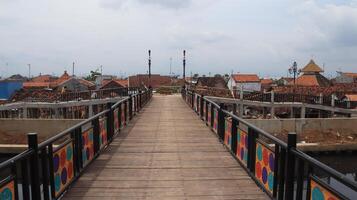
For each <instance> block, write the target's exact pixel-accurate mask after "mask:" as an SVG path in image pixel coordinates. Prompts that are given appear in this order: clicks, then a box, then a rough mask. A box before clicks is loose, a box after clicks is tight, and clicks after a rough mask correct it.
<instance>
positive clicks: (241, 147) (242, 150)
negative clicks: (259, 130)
mask: <svg viewBox="0 0 357 200" xmlns="http://www.w3.org/2000/svg"><path fill="white" fill-rule="evenodd" d="M236 155H237V158H238V160H240V161H241V162H242V163H243V164H244V165H245V166H247V161H248V134H247V133H246V132H245V131H243V130H241V129H239V128H238V129H237V152H236Z"/></svg>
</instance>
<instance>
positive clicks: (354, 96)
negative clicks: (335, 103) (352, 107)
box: [345, 94, 357, 101]
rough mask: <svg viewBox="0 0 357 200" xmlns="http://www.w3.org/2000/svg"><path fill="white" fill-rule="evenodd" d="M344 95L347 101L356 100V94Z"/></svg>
mask: <svg viewBox="0 0 357 200" xmlns="http://www.w3.org/2000/svg"><path fill="white" fill-rule="evenodd" d="M345 97H346V98H347V99H348V101H357V94H346V95H345Z"/></svg>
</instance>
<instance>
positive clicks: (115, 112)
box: [114, 108, 120, 133]
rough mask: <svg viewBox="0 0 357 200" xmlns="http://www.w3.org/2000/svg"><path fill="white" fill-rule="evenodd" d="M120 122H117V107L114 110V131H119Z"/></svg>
mask: <svg viewBox="0 0 357 200" xmlns="http://www.w3.org/2000/svg"><path fill="white" fill-rule="evenodd" d="M119 129H120V124H119V108H116V109H115V110H114V132H115V133H117V132H119Z"/></svg>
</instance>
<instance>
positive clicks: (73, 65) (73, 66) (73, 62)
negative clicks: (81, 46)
mask: <svg viewBox="0 0 357 200" xmlns="http://www.w3.org/2000/svg"><path fill="white" fill-rule="evenodd" d="M72 76H74V62H73V63H72Z"/></svg>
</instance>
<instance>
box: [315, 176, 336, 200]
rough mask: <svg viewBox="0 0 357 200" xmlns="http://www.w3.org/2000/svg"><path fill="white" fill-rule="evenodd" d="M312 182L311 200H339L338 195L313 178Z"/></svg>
mask: <svg viewBox="0 0 357 200" xmlns="http://www.w3.org/2000/svg"><path fill="white" fill-rule="evenodd" d="M310 180H311V197H310V199H311V200H338V199H340V198H338V197H337V196H336V195H334V194H333V193H332V192H330V191H329V190H328V189H326V188H324V187H323V186H322V185H320V184H319V183H317V182H316V181H315V180H314V179H313V178H311V179H310Z"/></svg>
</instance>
